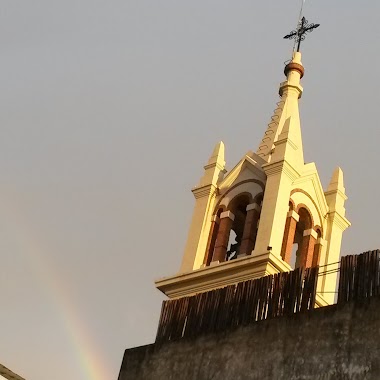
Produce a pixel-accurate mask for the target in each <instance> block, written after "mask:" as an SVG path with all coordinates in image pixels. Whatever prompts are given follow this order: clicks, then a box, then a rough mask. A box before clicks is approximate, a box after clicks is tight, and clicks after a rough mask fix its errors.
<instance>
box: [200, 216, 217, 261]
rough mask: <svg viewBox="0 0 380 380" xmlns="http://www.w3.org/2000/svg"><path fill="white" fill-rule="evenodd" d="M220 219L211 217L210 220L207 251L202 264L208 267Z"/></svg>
mask: <svg viewBox="0 0 380 380" xmlns="http://www.w3.org/2000/svg"><path fill="white" fill-rule="evenodd" d="M219 224H220V218H219V217H218V216H217V215H213V217H212V218H211V229H210V237H209V240H208V245H207V251H206V255H205V259H204V262H203V264H204V265H206V266H208V265H210V263H211V260H212V255H213V253H214V249H215V242H216V237H217V236H218V231H219Z"/></svg>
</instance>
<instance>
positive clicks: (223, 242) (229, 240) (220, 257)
mask: <svg viewBox="0 0 380 380" xmlns="http://www.w3.org/2000/svg"><path fill="white" fill-rule="evenodd" d="M250 200H251V195H250V194H240V195H239V196H237V197H235V198H234V199H233V200H232V201H231V202H230V204H229V205H228V208H227V211H225V212H222V213H221V214H220V223H219V228H218V232H217V234H216V239H215V244H214V246H215V249H214V250H213V255H212V261H219V262H223V261H226V260H232V259H234V258H236V257H237V256H238V254H239V250H240V245H241V241H242V237H243V232H244V226H245V221H246V217H247V205H248V204H249V203H250ZM210 249H211V245H210Z"/></svg>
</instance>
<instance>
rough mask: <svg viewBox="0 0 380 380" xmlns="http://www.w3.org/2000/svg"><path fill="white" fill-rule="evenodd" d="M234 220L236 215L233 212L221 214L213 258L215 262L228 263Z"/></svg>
mask: <svg viewBox="0 0 380 380" xmlns="http://www.w3.org/2000/svg"><path fill="white" fill-rule="evenodd" d="M234 220H235V215H234V214H233V213H232V212H231V211H225V212H222V213H221V214H220V224H219V231H218V236H217V238H216V242H215V250H214V256H213V258H212V261H213V262H215V261H217V262H220V263H221V262H223V261H226V254H227V247H228V240H229V238H230V232H231V227H232V223H233V221H234Z"/></svg>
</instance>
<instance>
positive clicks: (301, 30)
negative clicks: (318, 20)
mask: <svg viewBox="0 0 380 380" xmlns="http://www.w3.org/2000/svg"><path fill="white" fill-rule="evenodd" d="M319 25H320V24H313V23H311V24H309V21H307V20H306V18H305V17H302V19H301V21H300V22H299V23H298V26H297V29H296V30H293V31H292V32H290V33H289V34H287V35H286V36H285V37H284V38H286V39H289V40H292V39H295V40H296V44H297V51H300V46H301V41H303V40H304V39H305V38H306V33H310V32H312V31H313V30H314V29H316V28H318V26H319Z"/></svg>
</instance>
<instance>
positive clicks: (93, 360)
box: [2, 192, 112, 380]
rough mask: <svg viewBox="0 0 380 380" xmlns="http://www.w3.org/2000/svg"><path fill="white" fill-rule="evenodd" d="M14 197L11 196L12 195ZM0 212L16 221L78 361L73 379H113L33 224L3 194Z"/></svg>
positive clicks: (25, 248) (21, 242) (23, 243)
mask: <svg viewBox="0 0 380 380" xmlns="http://www.w3.org/2000/svg"><path fill="white" fill-rule="evenodd" d="M13 196H14V194H13ZM5 197H6V199H5V202H2V212H3V213H5V214H6V215H7V216H9V217H10V218H12V219H13V218H15V224H16V225H17V227H18V231H17V233H18V235H19V236H20V239H18V241H17V242H18V243H20V244H22V246H21V249H23V250H24V251H26V252H28V255H29V256H30V262H31V264H32V269H33V270H34V271H35V274H36V276H37V278H39V279H40V280H41V281H42V283H43V288H44V289H45V290H46V291H47V293H48V294H47V296H48V298H49V299H50V300H51V302H52V304H53V306H54V307H55V309H56V310H57V313H58V315H59V317H60V319H61V323H62V326H63V328H64V330H65V331H66V334H67V337H68V339H69V341H70V343H71V345H72V348H73V350H74V351H73V352H75V356H76V358H77V361H78V366H79V368H80V369H81V371H82V374H81V375H79V374H76V375H74V376H73V378H77V379H83V380H108V379H110V378H111V377H112V376H111V375H110V373H111V371H110V369H109V368H107V365H106V363H105V362H104V359H103V357H104V355H103V354H102V352H101V350H100V346H99V345H98V344H96V343H95V341H94V339H93V334H92V333H91V331H89V329H88V327H87V326H86V323H85V321H84V320H83V318H81V316H80V313H79V312H78V308H77V307H76V305H75V302H74V299H73V297H72V295H71V294H70V292H69V291H68V287H67V286H65V281H64V279H63V278H61V276H60V275H59V273H58V271H57V270H56V269H55V267H54V265H53V263H51V262H50V261H49V258H48V255H47V254H45V252H49V250H48V249H46V247H44V248H43V247H42V245H41V243H40V242H41V241H42V239H38V233H37V232H36V231H35V230H32V226H33V223H30V222H29V221H28V220H27V218H26V215H25V213H23V212H22V209H21V207H20V206H16V205H20V203H21V202H19V201H20V200H15V199H12V200H11V199H10V198H11V197H9V193H8V192H7V194H6V195H5V194H4V193H3V199H4V198H5Z"/></svg>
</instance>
